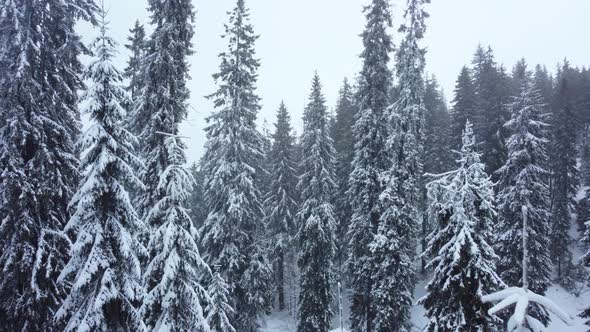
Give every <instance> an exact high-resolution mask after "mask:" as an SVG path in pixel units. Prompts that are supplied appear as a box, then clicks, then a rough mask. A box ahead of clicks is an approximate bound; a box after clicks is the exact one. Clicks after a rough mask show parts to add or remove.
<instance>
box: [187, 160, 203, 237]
mask: <svg viewBox="0 0 590 332" xmlns="http://www.w3.org/2000/svg"><path fill="white" fill-rule="evenodd" d="M202 164H203V161H202V160H201V161H199V163H198V164H197V163H193V164H192V165H191V167H190V169H189V171H190V173H191V175H192V177H193V179H194V183H193V186H192V190H191V192H190V195H189V198H188V200H187V203H186V205H187V207H188V209H189V216H190V217H191V220H192V221H193V224H194V225H195V227H196V228H197V229H200V228H201V226H203V223H204V222H205V219H207V211H206V210H207V208H206V206H205V193H204V188H203V187H204V185H205V184H204V182H205V179H204V174H203V169H202V168H203V167H202Z"/></svg>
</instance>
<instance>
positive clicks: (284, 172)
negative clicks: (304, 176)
mask: <svg viewBox="0 0 590 332" xmlns="http://www.w3.org/2000/svg"><path fill="white" fill-rule="evenodd" d="M294 141H295V138H294V137H293V136H292V128H291V117H290V116H289V113H288V112H287V107H286V106H285V104H284V103H282V102H281V105H280V106H279V110H278V112H277V122H276V123H275V132H274V134H273V142H272V149H271V153H270V158H269V159H270V176H271V181H270V192H269V194H270V195H269V197H268V198H267V200H266V201H265V206H266V211H267V216H266V219H267V220H266V224H267V227H268V235H269V239H270V241H271V242H272V244H271V246H272V247H271V257H272V261H273V266H274V276H275V278H274V280H275V285H276V293H277V297H278V309H279V310H284V309H285V272H286V269H287V266H286V264H295V263H296V262H288V261H286V259H287V254H288V252H289V251H290V250H291V249H292V246H293V237H294V236H295V234H296V232H297V228H296V225H295V214H296V213H297V205H296V200H295V198H296V192H295V186H296V185H297V170H296V163H295V159H294V155H293V154H294V151H293V143H294Z"/></svg>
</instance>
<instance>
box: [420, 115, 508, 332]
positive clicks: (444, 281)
mask: <svg viewBox="0 0 590 332" xmlns="http://www.w3.org/2000/svg"><path fill="white" fill-rule="evenodd" d="M480 158H481V155H480V154H479V153H478V152H476V151H475V137H474V135H473V130H472V127H471V124H470V123H469V122H467V124H466V126H465V132H464V134H463V146H462V148H461V151H460V153H459V159H458V160H457V162H458V163H459V168H458V169H457V170H455V171H453V172H450V173H446V174H445V175H443V176H439V178H438V179H436V180H434V181H432V182H430V183H429V184H428V185H427V187H428V206H429V212H430V216H431V217H432V218H433V219H434V222H435V223H436V227H435V230H434V231H433V232H432V233H431V235H430V239H429V243H428V248H427V250H426V251H425V253H424V255H425V256H428V257H432V260H431V261H430V263H429V265H430V266H432V267H433V268H434V275H433V278H432V280H431V281H430V282H429V283H428V285H427V286H426V290H427V294H426V296H424V297H423V298H422V299H420V301H419V302H420V303H421V304H423V305H424V307H425V309H426V316H427V317H428V318H429V322H428V324H427V325H426V326H425V327H424V331H431V332H436V331H495V330H496V324H495V323H496V322H495V321H494V319H493V318H492V317H490V316H489V315H488V313H487V310H488V309H489V308H490V307H491V305H490V304H486V303H483V302H482V296H484V295H486V294H490V293H492V292H494V291H496V290H497V289H498V288H499V287H500V286H501V285H502V284H503V283H502V280H501V279H500V278H499V277H498V275H497V274H496V272H495V263H496V260H497V259H498V257H497V256H496V254H495V253H494V250H493V248H492V247H491V246H490V244H489V243H490V241H491V240H492V226H493V225H492V223H493V218H494V216H495V214H496V212H495V211H494V188H493V183H492V181H491V180H490V177H489V175H487V174H486V172H485V165H484V164H483V163H482V162H481V161H480Z"/></svg>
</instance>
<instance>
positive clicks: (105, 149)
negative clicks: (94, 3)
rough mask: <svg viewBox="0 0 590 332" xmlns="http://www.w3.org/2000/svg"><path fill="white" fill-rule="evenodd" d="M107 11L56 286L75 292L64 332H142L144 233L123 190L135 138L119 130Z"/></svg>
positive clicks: (63, 312) (120, 92)
mask: <svg viewBox="0 0 590 332" xmlns="http://www.w3.org/2000/svg"><path fill="white" fill-rule="evenodd" d="M105 16H106V12H105V11H104V8H103V9H102V10H101V25H100V28H101V30H100V31H101V33H100V36H99V37H98V38H97V39H96V41H95V42H94V43H93V45H92V46H93V49H94V53H95V56H96V59H95V60H94V61H93V62H92V63H91V65H90V66H89V68H88V71H87V73H86V78H87V79H89V80H90V81H91V84H90V85H89V87H88V89H87V90H86V91H85V94H84V96H83V99H84V100H85V102H86V105H87V106H86V109H85V112H86V113H87V114H89V115H90V118H91V120H92V125H91V127H90V128H89V129H88V130H87V131H86V132H85V133H84V135H83V136H82V139H81V141H80V142H81V146H80V148H81V150H82V151H85V152H84V155H83V157H82V161H81V165H80V170H81V171H82V181H81V182H80V186H79V189H78V192H77V193H76V195H75V196H74V197H73V198H72V203H71V206H72V207H73V208H74V214H73V215H72V218H71V219H70V221H69V222H68V224H67V225H66V227H65V231H66V232H73V231H75V232H76V242H75V243H74V245H73V246H72V251H71V254H72V257H71V259H70V260H69V262H68V264H67V265H66V266H65V268H64V269H63V271H62V272H61V275H60V276H59V278H58V282H61V283H67V282H69V280H70V278H71V284H72V288H71V290H70V291H69V294H68V296H67V298H66V299H65V301H64V302H63V304H62V306H61V308H60V309H59V310H58V311H57V313H56V319H57V320H58V321H65V322H66V325H65V328H64V330H65V331H79V330H87V331H130V330H133V331H143V330H144V329H145V326H144V324H143V321H142V319H141V317H140V315H139V314H138V312H137V310H136V306H137V305H138V304H139V303H141V300H142V297H143V294H144V289H143V287H142V284H141V268H140V262H139V258H138V256H139V255H141V254H143V253H144V251H145V248H144V247H143V246H142V244H141V243H140V242H139V241H138V239H137V237H136V236H137V234H138V233H139V231H140V230H141V229H142V228H143V223H142V222H141V220H140V219H139V218H138V216H137V213H136V212H135V208H134V207H133V205H132V204H131V201H130V200H129V194H128V192H127V187H126V184H127V183H131V184H135V185H140V186H141V181H140V180H139V179H138V178H137V177H136V176H135V174H134V172H133V168H132V167H131V165H133V164H137V163H138V159H137V158H136V157H135V156H134V155H133V146H132V142H133V140H135V137H134V136H133V135H132V134H131V133H129V132H128V131H127V130H125V129H124V128H123V127H122V126H121V124H122V123H123V121H124V119H125V109H124V107H123V105H124V102H125V101H126V100H127V99H128V96H127V94H126V91H125V90H124V88H123V86H122V80H123V77H122V74H121V73H120V72H119V71H118V70H117V69H116V68H115V67H114V65H113V62H112V61H113V57H114V55H115V52H116V51H115V48H116V43H115V41H114V40H113V39H111V38H110V37H108V36H107V26H106V22H105V20H106V18H105Z"/></svg>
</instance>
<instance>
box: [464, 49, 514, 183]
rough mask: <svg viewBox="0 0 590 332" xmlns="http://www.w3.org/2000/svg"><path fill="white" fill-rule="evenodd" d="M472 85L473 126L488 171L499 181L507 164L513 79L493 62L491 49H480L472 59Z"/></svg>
mask: <svg viewBox="0 0 590 332" xmlns="http://www.w3.org/2000/svg"><path fill="white" fill-rule="evenodd" d="M473 66H474V68H473V81H474V87H475V92H476V98H477V99H476V101H477V104H476V106H477V109H478V110H479V111H478V113H477V114H476V117H475V119H474V120H475V121H474V123H473V126H474V131H475V134H476V137H478V138H479V141H480V144H481V151H482V153H483V160H484V163H485V164H486V167H487V168H486V169H487V171H488V173H489V174H491V175H492V179H493V180H496V176H497V175H496V173H495V172H496V171H497V170H498V169H499V168H500V167H502V165H504V163H505V162H506V154H507V151H506V138H507V136H508V133H507V130H506V129H505V128H504V124H505V123H506V122H507V121H508V120H509V119H510V114H509V112H508V109H507V107H506V105H507V104H508V103H509V101H510V100H509V97H510V86H511V84H510V80H509V79H510V77H509V76H508V75H506V73H505V70H504V68H503V67H502V66H499V65H498V64H497V63H496V62H495V60H494V54H493V52H492V49H491V48H489V47H488V49H487V50H484V49H483V48H482V47H481V46H479V47H478V49H477V51H476V53H475V56H474V59H473Z"/></svg>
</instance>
